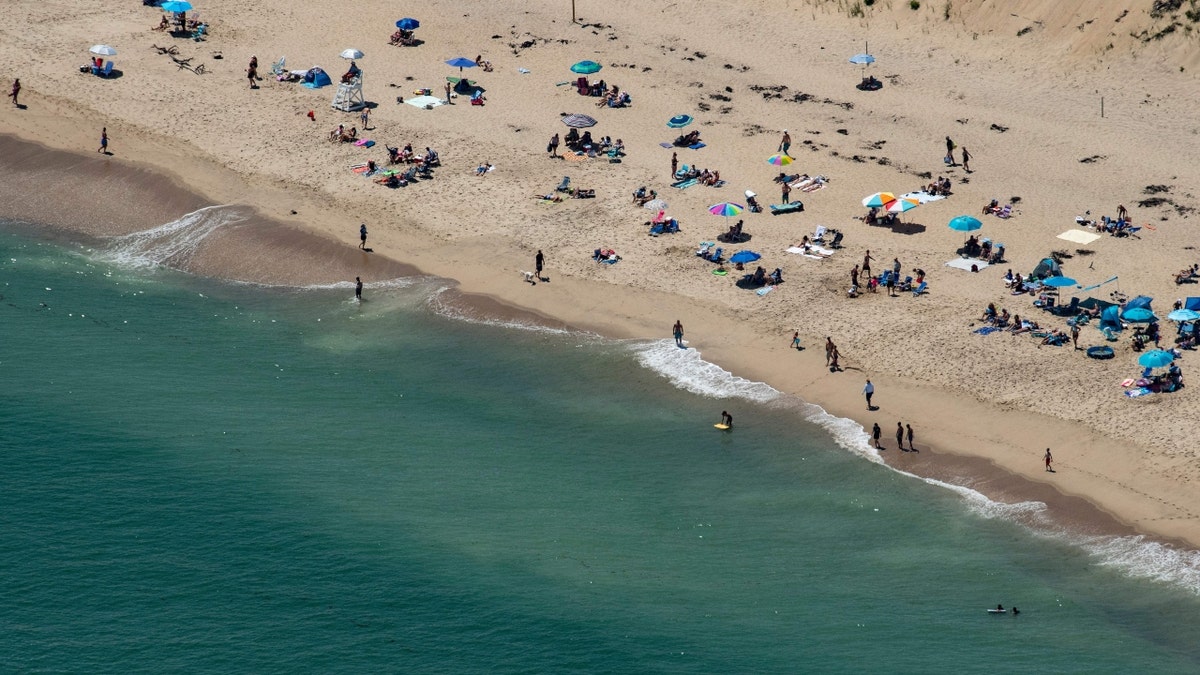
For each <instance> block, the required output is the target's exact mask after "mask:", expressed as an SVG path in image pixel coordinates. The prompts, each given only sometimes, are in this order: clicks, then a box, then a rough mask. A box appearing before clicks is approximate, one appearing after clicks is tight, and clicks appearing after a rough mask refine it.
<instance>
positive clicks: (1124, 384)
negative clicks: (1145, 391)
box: [1121, 377, 1137, 389]
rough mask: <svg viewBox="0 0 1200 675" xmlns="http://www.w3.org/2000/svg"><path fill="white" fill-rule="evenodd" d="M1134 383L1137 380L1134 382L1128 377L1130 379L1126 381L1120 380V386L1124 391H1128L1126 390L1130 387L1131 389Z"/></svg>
mask: <svg viewBox="0 0 1200 675" xmlns="http://www.w3.org/2000/svg"><path fill="white" fill-rule="evenodd" d="M1134 382H1137V380H1135V379H1133V378H1132V377H1130V378H1128V379H1125V380H1122V381H1121V386H1122V387H1124V388H1125V389H1128V388H1130V387H1132V386H1133V383H1134Z"/></svg>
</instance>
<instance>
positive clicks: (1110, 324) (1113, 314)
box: [1100, 305, 1121, 332]
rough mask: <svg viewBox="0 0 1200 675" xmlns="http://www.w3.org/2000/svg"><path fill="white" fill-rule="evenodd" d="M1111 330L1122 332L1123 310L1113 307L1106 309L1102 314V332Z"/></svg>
mask: <svg viewBox="0 0 1200 675" xmlns="http://www.w3.org/2000/svg"><path fill="white" fill-rule="evenodd" d="M1105 328H1111V329H1112V330H1114V331H1118V332H1119V331H1120V330H1121V308H1120V307H1118V306H1116V305H1113V306H1111V307H1105V308H1104V311H1102V312H1100V330H1104V329H1105Z"/></svg>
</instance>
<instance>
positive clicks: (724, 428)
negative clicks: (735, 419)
mask: <svg viewBox="0 0 1200 675" xmlns="http://www.w3.org/2000/svg"><path fill="white" fill-rule="evenodd" d="M713 426H714V427H716V428H718V429H720V430H721V431H725V430H727V429H729V425H728V424H714V425H713Z"/></svg>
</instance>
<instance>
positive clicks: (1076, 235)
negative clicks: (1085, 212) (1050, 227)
mask: <svg viewBox="0 0 1200 675" xmlns="http://www.w3.org/2000/svg"><path fill="white" fill-rule="evenodd" d="M1058 238H1059V239H1065V240H1067V241H1070V242H1074V243H1076V244H1085V245H1086V244H1090V243H1092V242H1093V241H1096V240H1097V239H1099V238H1100V235H1098V234H1093V233H1091V232H1086V231H1084V230H1067V231H1066V232H1063V233H1062V234H1060V235H1058Z"/></svg>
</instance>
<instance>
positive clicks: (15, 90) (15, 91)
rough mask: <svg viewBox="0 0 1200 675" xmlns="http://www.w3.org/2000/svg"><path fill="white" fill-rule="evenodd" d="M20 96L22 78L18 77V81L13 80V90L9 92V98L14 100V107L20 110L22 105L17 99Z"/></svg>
mask: <svg viewBox="0 0 1200 675" xmlns="http://www.w3.org/2000/svg"><path fill="white" fill-rule="evenodd" d="M20 95H21V78H19V77H18V78H17V79H15V80H13V86H12V90H11V91H9V92H8V97H9V98H11V99H12V100H13V105H15V106H17V107H18V108H20V107H21V104H20V103H18V102H17V97H18V96H20Z"/></svg>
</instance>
